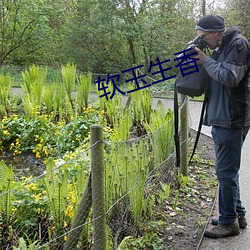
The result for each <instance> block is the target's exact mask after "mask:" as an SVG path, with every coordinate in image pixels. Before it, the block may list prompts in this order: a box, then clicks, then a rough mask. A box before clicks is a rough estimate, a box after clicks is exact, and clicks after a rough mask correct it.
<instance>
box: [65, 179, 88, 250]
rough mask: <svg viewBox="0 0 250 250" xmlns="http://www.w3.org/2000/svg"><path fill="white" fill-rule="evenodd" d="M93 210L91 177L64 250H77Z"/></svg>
mask: <svg viewBox="0 0 250 250" xmlns="http://www.w3.org/2000/svg"><path fill="white" fill-rule="evenodd" d="M90 208H91V176H89V179H88V183H87V185H86V187H85V190H84V192H83V195H82V198H81V201H80V203H79V205H78V209H77V213H76V216H75V218H74V220H73V223H72V226H71V230H70V233H69V234H68V236H67V240H66V242H65V244H64V247H63V250H71V249H76V246H77V243H78V241H79V239H80V237H81V233H82V230H83V225H84V223H85V222H86V220H87V218H88V215H89V211H90Z"/></svg>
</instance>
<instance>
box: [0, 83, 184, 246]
mask: <svg viewBox="0 0 250 250" xmlns="http://www.w3.org/2000/svg"><path fill="white" fill-rule="evenodd" d="M151 80H152V81H153V79H151ZM186 102H187V99H186V100H185V101H184V102H183V103H182V106H181V107H180V109H182V108H183V107H185V105H186ZM173 129H174V126H173V116H172V117H170V118H169V120H168V121H167V122H166V123H164V124H162V125H161V126H160V127H158V128H157V129H154V130H152V131H151V132H149V133H147V134H145V135H143V136H141V137H136V138H133V139H129V140H125V141H117V142H112V141H110V140H107V139H105V138H104V141H98V142H97V143H103V144H104V152H105V153H104V163H105V180H104V181H105V211H106V212H105V214H104V215H105V217H106V235H107V239H105V241H106V244H107V248H106V249H118V247H119V245H121V244H122V242H124V240H126V238H127V237H130V236H132V237H136V236H137V235H138V234H141V233H143V232H142V231H138V228H139V225H140V224H141V223H142V222H143V221H146V220H150V218H153V216H154V206H155V204H156V203H157V202H160V201H159V200H160V199H162V192H163V190H162V186H161V185H162V183H165V184H168V183H171V181H172V178H173V174H175V171H176V169H175V168H174V167H175V152H174V140H173V134H174V131H173ZM185 143H186V141H185V140H184V141H182V144H181V145H183V144H185ZM94 146H95V145H92V146H91V147H88V148H87V149H82V150H81V149H78V150H77V151H76V152H75V153H74V158H73V159H72V158H70V157H65V158H64V159H61V160H57V161H54V160H52V159H49V160H48V161H47V162H46V164H45V165H43V166H40V167H41V168H42V171H43V173H42V174H41V175H38V176H30V177H22V178H19V179H16V177H15V170H13V169H12V167H11V166H7V165H6V164H5V163H4V162H3V161H1V163H0V164H1V166H0V171H1V172H0V179H1V182H0V188H1V193H0V211H1V213H0V246H1V249H5V250H6V249H52V250H57V249H64V250H65V249H92V248H93V244H94V243H96V242H94V240H93V224H94V223H95V222H96V221H98V220H99V219H100V218H95V219H93V211H92V208H91V205H92V200H93V197H92V188H94V187H93V186H92V185H91V162H90V155H91V153H90V151H91V149H92V148H93V147H94ZM75 159H77V160H75ZM16 182H18V183H20V185H19V186H18V187H15V188H13V187H14V183H16ZM95 199H97V200H98V197H95ZM104 215H103V216H104ZM101 217H102V216H101ZM70 235H71V237H72V236H73V237H72V238H71V242H70V244H72V245H70V244H67V245H66V242H67V240H68V237H69V236H70ZM97 240H103V239H101V238H99V239H97ZM72 246H74V247H72Z"/></svg>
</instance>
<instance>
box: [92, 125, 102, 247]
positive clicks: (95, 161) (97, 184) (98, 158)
mask: <svg viewBox="0 0 250 250" xmlns="http://www.w3.org/2000/svg"><path fill="white" fill-rule="evenodd" d="M90 140H91V170H92V172H91V175H92V205H93V231H94V245H93V249H94V250H105V249H106V216H105V193H104V151H103V131H102V126H101V125H99V124H94V125H92V126H91V127H90Z"/></svg>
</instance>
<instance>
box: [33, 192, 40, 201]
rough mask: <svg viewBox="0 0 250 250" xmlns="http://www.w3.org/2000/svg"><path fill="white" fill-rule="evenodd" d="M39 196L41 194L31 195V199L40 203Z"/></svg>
mask: <svg viewBox="0 0 250 250" xmlns="http://www.w3.org/2000/svg"><path fill="white" fill-rule="evenodd" d="M41 195H42V194H41V193H39V194H33V195H32V197H33V198H35V200H36V201H40V200H41V199H42V197H41Z"/></svg>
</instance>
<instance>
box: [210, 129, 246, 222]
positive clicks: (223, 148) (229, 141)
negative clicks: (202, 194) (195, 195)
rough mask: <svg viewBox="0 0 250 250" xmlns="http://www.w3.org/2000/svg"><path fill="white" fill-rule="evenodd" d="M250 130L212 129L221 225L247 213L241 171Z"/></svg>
mask: <svg viewBox="0 0 250 250" xmlns="http://www.w3.org/2000/svg"><path fill="white" fill-rule="evenodd" d="M248 130H249V127H245V128H234V129H225V128H220V127H212V136H213V140H214V143H215V154H216V175H217V178H218V181H219V214H220V215H219V224H231V223H233V222H234V221H235V220H236V218H237V217H238V216H239V215H242V214H245V212H246V211H245V208H244V207H243V206H242V204H241V200H240V189H239V169H240V161H241V149H242V145H243V142H244V140H245V138H246V135H247V132H248Z"/></svg>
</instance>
